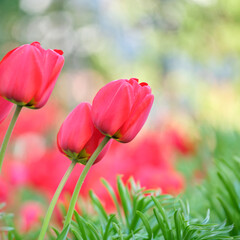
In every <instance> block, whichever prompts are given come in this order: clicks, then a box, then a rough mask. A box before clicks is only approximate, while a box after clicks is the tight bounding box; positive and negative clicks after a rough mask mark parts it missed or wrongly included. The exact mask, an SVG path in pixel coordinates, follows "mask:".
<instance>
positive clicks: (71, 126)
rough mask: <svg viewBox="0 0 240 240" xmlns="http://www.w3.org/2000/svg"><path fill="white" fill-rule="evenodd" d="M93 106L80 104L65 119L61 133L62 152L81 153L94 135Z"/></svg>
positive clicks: (60, 147) (59, 137) (59, 141)
mask: <svg viewBox="0 0 240 240" xmlns="http://www.w3.org/2000/svg"><path fill="white" fill-rule="evenodd" d="M93 130H94V126H93V123H92V119H91V105H90V104H89V103H81V104H79V105H78V106H77V107H76V108H75V109H74V110H73V111H72V112H71V113H70V114H69V115H68V117H67V118H66V119H65V121H64V122H63V124H62V126H61V128H60V130H59V133H58V137H57V138H58V146H59V149H60V151H61V152H66V151H68V150H69V151H71V152H74V153H80V152H81V151H82V149H83V148H84V146H85V145H86V143H87V142H88V141H89V139H90V138H91V136H92V134H93Z"/></svg>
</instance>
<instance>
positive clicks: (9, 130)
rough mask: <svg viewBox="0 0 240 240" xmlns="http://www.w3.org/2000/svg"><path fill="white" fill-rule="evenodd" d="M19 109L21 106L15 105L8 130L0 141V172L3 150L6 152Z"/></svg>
mask: <svg viewBox="0 0 240 240" xmlns="http://www.w3.org/2000/svg"><path fill="white" fill-rule="evenodd" d="M21 109H22V106H19V105H17V107H16V110H15V112H14V115H13V117H12V121H11V122H10V124H9V126H8V130H7V132H6V134H5V137H4V140H3V143H2V147H1V150H0V173H1V170H2V164H3V159H4V156H5V152H6V149H7V145H8V142H9V139H10V137H11V134H12V131H13V128H14V126H15V123H16V121H17V118H18V116H19V113H20V112H21Z"/></svg>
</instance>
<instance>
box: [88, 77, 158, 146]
mask: <svg viewBox="0 0 240 240" xmlns="http://www.w3.org/2000/svg"><path fill="white" fill-rule="evenodd" d="M153 100H154V96H153V95H152V94H151V88H150V87H149V86H148V84H147V83H140V84H139V83H138V79H136V78H131V79H129V80H127V79H120V80H117V81H113V82H110V83H108V84H107V85H105V86H104V87H103V88H102V89H100V90H99V92H98V93H97V95H96V96H95V98H94V100H93V104H92V118H93V123H94V125H95V126H96V128H97V129H98V130H99V131H100V132H102V133H103V134H105V135H106V136H109V137H112V138H114V139H116V140H118V141H119V142H124V143H127V142H130V141H131V140H132V139H133V138H135V136H136V135H137V134H138V132H139V131H140V130H141V128H142V126H143V125H144V123H145V122H146V120H147V117H148V115H149V112H150V110H151V107H152V104H153Z"/></svg>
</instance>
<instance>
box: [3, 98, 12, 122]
mask: <svg viewBox="0 0 240 240" xmlns="http://www.w3.org/2000/svg"><path fill="white" fill-rule="evenodd" d="M12 107H13V104H12V103H11V102H8V101H6V100H5V99H4V98H2V97H0V123H1V122H2V121H3V120H4V119H5V118H6V117H7V115H8V114H9V112H10V111H11V109H12Z"/></svg>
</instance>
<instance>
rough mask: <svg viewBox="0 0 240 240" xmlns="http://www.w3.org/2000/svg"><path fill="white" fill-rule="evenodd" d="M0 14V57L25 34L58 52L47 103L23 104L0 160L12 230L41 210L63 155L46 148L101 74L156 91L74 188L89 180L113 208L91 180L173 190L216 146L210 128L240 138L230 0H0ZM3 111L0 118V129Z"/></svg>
mask: <svg viewBox="0 0 240 240" xmlns="http://www.w3.org/2000/svg"><path fill="white" fill-rule="evenodd" d="M0 16H1V21H0V57H1V58H2V57H3V56H4V55H5V54H6V53H7V52H8V51H10V50H11V49H13V48H15V47H17V46H19V45H22V44H26V43H31V42H33V41H38V42H40V43H41V45H42V46H43V47H44V48H52V49H61V50H63V51H64V56H65V65H64V68H63V71H62V73H61V74H60V77H59V79H58V81H57V84H56V87H55V89H54V91H53V94H52V96H51V97H50V99H49V101H48V103H47V105H46V106H45V107H44V108H42V109H40V110H30V109H23V111H22V113H21V116H20V118H19V119H18V122H17V125H16V128H15V129H14V134H13V136H12V140H11V143H10V145H9V148H8V154H7V157H6V158H7V159H6V160H5V161H4V166H3V167H4V174H3V176H1V178H0V202H3V201H4V202H7V203H8V206H7V208H8V209H9V211H12V212H14V213H15V215H16V216H17V217H18V219H21V221H20V220H17V221H19V222H18V223H17V224H18V226H19V229H21V230H22V231H28V230H29V229H30V227H32V224H33V223H34V222H35V220H36V222H37V219H39V217H40V218H41V217H43V216H44V214H45V212H46V208H47V206H48V203H49V201H50V199H51V196H52V195H53V193H54V191H55V189H56V188H57V185H58V183H59V181H60V179H61V177H62V176H63V174H64V172H65V170H66V168H67V167H68V165H69V164H70V161H69V160H68V159H67V158H65V157H64V156H63V155H61V154H60V153H59V151H58V150H57V147H56V135H57V132H58V130H59V127H60V126H61V124H62V122H63V120H64V119H65V118H66V116H67V115H68V113H69V112H70V111H71V110H72V109H73V108H74V107H75V106H77V104H79V103H80V102H83V101H88V102H91V101H92V99H93V97H94V95H95V94H96V92H97V91H98V90H99V89H100V88H101V87H102V86H103V85H104V84H106V83H107V82H109V81H112V80H116V79H120V78H131V77H134V78H139V79H140V81H144V82H148V83H149V85H150V86H151V87H152V89H153V93H154V95H155V102H154V105H153V109H152V111H151V113H150V116H149V119H148V121H147V123H146V125H145V126H144V128H143V130H142V131H141V133H140V134H139V135H138V137H137V138H136V139H135V140H134V141H132V142H131V143H129V144H119V143H117V142H116V143H114V144H113V145H112V147H111V149H110V151H109V153H108V154H107V156H106V157H105V158H104V159H103V160H102V161H101V162H99V163H98V164H96V165H95V166H94V167H93V168H92V170H91V172H90V174H89V176H88V177H87V180H86V183H85V186H84V188H83V189H82V193H81V194H82V196H83V199H86V200H87V199H88V191H89V190H90V189H93V190H94V191H95V192H96V193H97V194H98V196H99V197H100V198H101V200H102V201H103V204H104V205H105V207H106V208H108V209H109V211H111V209H112V203H111V201H110V199H108V197H107V196H106V190H105V189H104V188H103V187H102V185H101V183H100V181H99V179H100V178H101V177H104V178H105V179H107V180H108V181H109V182H110V184H111V185H112V186H113V187H114V186H115V180H116V175H117V174H122V175H123V179H124V181H127V179H128V178H129V177H130V176H133V177H134V178H135V179H136V180H138V181H140V183H141V184H142V186H144V187H146V188H153V189H157V188H160V189H161V191H162V192H163V193H171V194H174V195H177V194H181V193H183V192H187V191H189V189H191V188H192V187H193V186H196V185H198V184H199V183H201V181H202V180H203V179H204V177H205V175H206V171H207V170H208V169H209V168H211V166H212V162H213V161H212V160H213V156H214V155H212V153H216V149H218V151H217V154H219V155H221V154H222V155H223V154H224V153H223V152H221V145H219V144H220V140H219V139H220V138H221V139H227V138H228V139H231V140H232V143H234V144H235V145H234V144H229V148H228V149H229V151H230V149H231V147H233V145H234V146H235V149H237V148H238V145H236V144H237V143H236V141H235V140H234V136H237V135H238V132H239V130H240V102H239V88H240V84H239V83H240V82H239V73H240V58H239V53H240V27H239V26H240V25H239V24H240V7H239V1H238V0H228V1H226V0H148V1H144V0H131V1H129V0H128V1H127V0H93V1H87V0H68V1H64V0H41V1H39V0H11V1H9V0H0ZM10 117H11V116H10ZM10 117H9V118H8V119H6V120H5V121H4V122H3V123H2V124H1V125H0V138H1V140H2V139H3V136H4V134H5V131H6V128H7V126H8V123H9V121H10ZM219 136H224V137H220V138H219ZM53 169H54V170H53ZM81 169H82V166H78V167H76V169H75V171H74V172H73V174H72V177H71V179H70V180H69V181H68V183H67V186H66V187H65V190H64V193H63V194H62V196H61V201H62V202H63V204H65V206H67V205H68V203H69V196H70V194H71V192H72V191H73V189H74V186H75V183H76V181H77V179H78V176H79V174H80V171H81ZM29 216H30V217H29ZM29 219H34V221H29ZM59 219H61V214H60V212H59V211H56V216H55V220H56V222H57V221H58V220H59Z"/></svg>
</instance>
